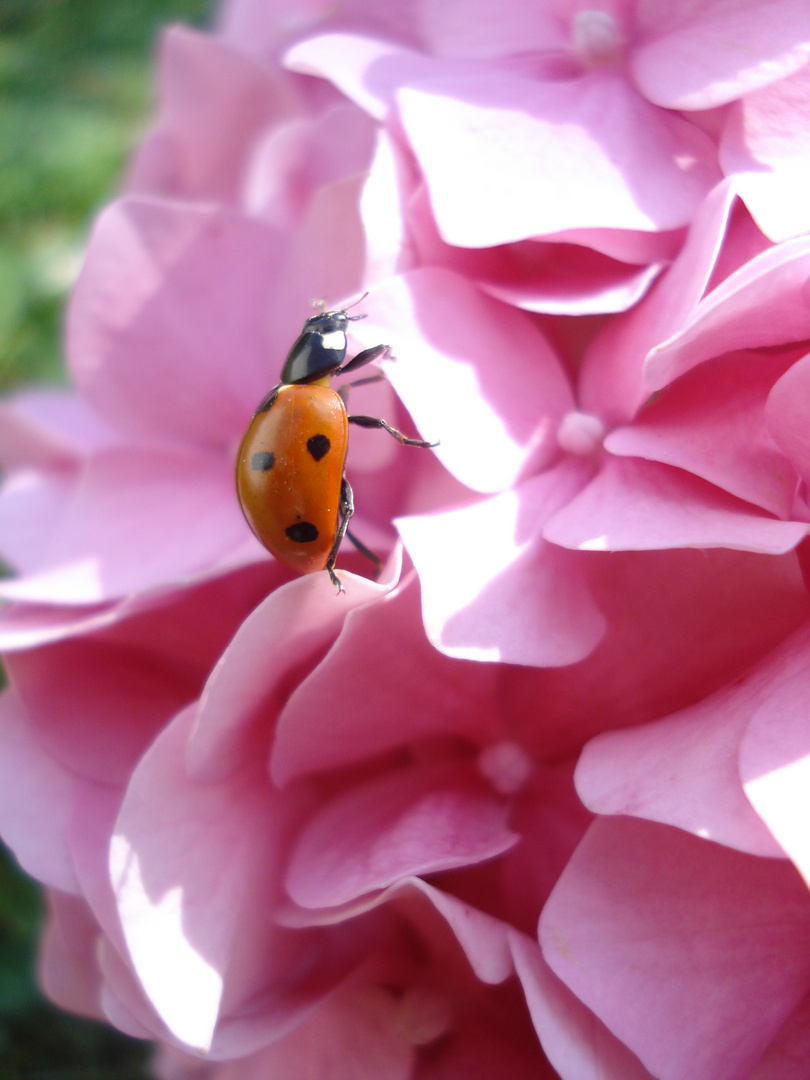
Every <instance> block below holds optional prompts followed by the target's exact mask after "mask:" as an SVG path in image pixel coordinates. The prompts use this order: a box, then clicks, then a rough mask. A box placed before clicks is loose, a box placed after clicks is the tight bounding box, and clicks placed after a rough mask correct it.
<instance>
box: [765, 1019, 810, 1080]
mask: <svg viewBox="0 0 810 1080" xmlns="http://www.w3.org/2000/svg"><path fill="white" fill-rule="evenodd" d="M808 1059H810V1000H808V999H805V1000H804V1001H803V1002H802V1004H801V1005H800V1006H799V1008H798V1009H796V1010H795V1012H794V1013H793V1014H792V1015H791V1016H790V1017H789V1018H788V1020H787V1021H786V1022H785V1023H784V1025H783V1026H782V1028H781V1029H780V1030H779V1032H778V1034H777V1035H776V1037H775V1038H774V1040H773V1042H772V1043H771V1044H770V1046H769V1047H768V1049H767V1050H766V1051H765V1053H764V1054H763V1055H762V1057H761V1058H760V1059H759V1062H758V1063H757V1066H756V1068H755V1069H754V1071H753V1072H752V1073H751V1080H804V1077H805V1073H806V1072H807V1062H808Z"/></svg>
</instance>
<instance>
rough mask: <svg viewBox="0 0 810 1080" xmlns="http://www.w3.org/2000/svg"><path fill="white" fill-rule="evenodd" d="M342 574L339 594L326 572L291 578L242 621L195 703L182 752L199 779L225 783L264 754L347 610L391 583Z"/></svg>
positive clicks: (382, 591)
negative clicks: (278, 720) (294, 692)
mask: <svg viewBox="0 0 810 1080" xmlns="http://www.w3.org/2000/svg"><path fill="white" fill-rule="evenodd" d="M392 576H394V577H396V576H398V568H395V572H394V574H393V575H392ZM343 577H344V581H345V582H346V591H345V593H343V594H342V595H337V594H336V592H335V587H334V585H332V583H331V582H330V581H329V578H328V577H327V575H326V574H320V573H319V574H310V575H309V576H307V577H301V578H296V579H295V580H294V581H291V582H289V584H287V585H286V586H284V587H282V588H280V589H276V590H275V591H274V592H273V593H271V595H270V596H268V597H267V599H266V600H265V601H264V602H263V603H261V604H259V606H258V607H257V608H256V610H255V611H253V612H252V614H250V615H249V616H248V617H247V618H246V619H245V620H244V622H243V623H242V625H241V626H240V627H239V629H238V631H237V632H236V634H235V636H234V638H233V640H232V641H231V643H230V645H229V646H228V647H227V649H226V650H225V651H224V652H223V654H222V657H221V659H220V660H219V662H218V664H217V665H216V667H215V668H214V670H213V672H212V673H211V678H210V679H209V681H208V683H207V685H206V687H205V690H204V691H203V695H202V698H201V700H200V704H199V707H198V710H197V716H196V720H195V723H194V728H193V730H192V732H191V734H190V738H189V745H188V751H187V752H188V767H189V772H190V774H191V775H192V776H193V777H194V778H195V779H196V780H198V781H199V782H201V783H210V782H216V781H221V780H224V779H226V778H227V777H228V776H229V775H230V774H232V773H233V772H234V771H236V770H238V769H240V768H243V767H245V766H248V765H250V764H251V763H252V762H255V761H256V758H257V755H258V756H261V755H262V754H264V755H266V753H267V740H268V738H269V736H270V733H271V731H272V720H273V718H274V715H275V713H276V712H277V711H278V709H279V708H280V707H281V705H282V703H283V701H284V698H285V697H286V695H287V694H288V693H289V692H290V689H291V688H292V687H294V686H295V684H296V683H297V682H298V681H300V680H301V678H302V677H303V675H304V672H305V671H306V670H307V669H308V668H311V667H314V666H315V664H317V662H318V661H319V660H320V659H321V657H322V656H323V654H324V653H325V652H326V651H327V650H328V648H329V646H330V645H331V644H332V642H333V641H334V639H335V637H336V636H337V634H338V633H339V632H340V628H341V627H342V625H343V622H344V620H345V618H346V616H347V614H348V613H349V612H350V611H352V610H353V609H354V608H356V607H359V606H361V605H363V604H367V603H369V602H371V601H374V600H380V599H382V597H383V596H384V595H385V594H386V592H388V590H389V589H390V588H391V585H392V581H391V580H388V581H383V582H382V583H381V584H377V583H375V582H372V581H368V580H367V579H366V578H361V577H355V576H354V575H345V573H344V575H343ZM268 656H272V658H273V662H272V664H268V662H267V658H268Z"/></svg>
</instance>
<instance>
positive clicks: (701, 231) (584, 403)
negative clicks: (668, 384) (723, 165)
mask: <svg viewBox="0 0 810 1080" xmlns="http://www.w3.org/2000/svg"><path fill="white" fill-rule="evenodd" d="M734 201H735V195H734V192H733V188H732V186H731V184H730V183H723V184H718V185H717V187H715V188H714V189H713V190H712V192H711V193H710V194H709V195H708V196H707V197H706V199H705V200H704V202H703V204H702V205H701V206H700V207H698V209H697V211H696V213H695V218H694V223H693V225H692V228H691V229H690V230H689V235H688V236H687V239H686V242H685V244H684V246H683V248H682V250H681V252H680V254H679V255H678V257H677V258H676V259H675V261H674V263H673V264H672V266H670V268H669V269H668V270H667V272H666V273H665V274H664V275H662V276H661V277H660V278H659V280H658V281H657V282H656V283H655V285H653V287H652V289H651V290H650V292H649V293H648V295H647V296H646V297H645V298H644V300H643V301H642V302H641V303H640V304H639V305H638V307H637V308H635V309H634V310H633V311H631V312H628V313H627V314H626V315H620V316H619V317H618V318H616V319H612V320H610V321H609V322H608V323H607V324H606V326H605V327H604V329H603V330H602V332H601V333H600V334H598V335H597V336H596V338H595V339H594V341H593V344H592V345H591V346H590V348H589V349H588V350H587V352H586V354H585V359H584V361H583V365H582V370H581V372H580V378H579V402H580V408H582V409H583V410H584V411H586V412H591V413H594V414H595V415H596V416H599V417H601V418H602V419H603V420H604V421H605V422H606V423H608V424H611V425H612V424H615V423H621V422H626V421H628V420H629V419H630V418H631V417H633V416H634V415H635V413H636V411H637V410H638V409H639V408H640V406H641V405H642V404H643V402H645V401H646V400H647V398H648V397H649V393H650V391H649V387H648V386H647V385H646V384H645V382H644V380H643V378H642V365H643V362H644V357H645V356H646V355H647V353H648V352H649V351H650V349H651V348H652V347H653V346H654V345H657V344H659V343H660V342H661V341H662V340H665V339H666V337H667V336H668V335H670V334H674V333H675V332H676V331H677V330H678V329H679V328H680V327H681V325H682V324H683V320H684V319H685V318H686V317H687V316H688V315H689V313H690V312H691V311H692V309H693V308H694V307H695V305H696V304H697V303H698V302H699V301H700V299H701V297H702V296H703V294H704V292H705V290H706V288H707V286H708V284H709V282H710V280H711V277H712V274H713V272H714V270H715V267H716V265H717V262H718V259H719V258H720V255H721V252H722V246H723V241H724V236H725V233H726V230H727V228H728V226H729V221H730V217H731V212H732V207H733V205H734Z"/></svg>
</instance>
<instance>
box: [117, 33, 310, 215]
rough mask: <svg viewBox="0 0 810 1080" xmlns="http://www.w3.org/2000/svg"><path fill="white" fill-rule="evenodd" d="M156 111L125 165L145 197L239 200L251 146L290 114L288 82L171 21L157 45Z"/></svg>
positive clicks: (293, 104) (135, 189)
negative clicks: (143, 138)
mask: <svg viewBox="0 0 810 1080" xmlns="http://www.w3.org/2000/svg"><path fill="white" fill-rule="evenodd" d="M159 62H160V70H159V80H160V90H159V95H160V103H161V115H160V120H159V122H158V127H157V129H156V130H155V131H154V132H153V133H152V135H151V136H150V137H149V138H148V139H147V140H146V141H145V143H144V144H143V145H142V146H141V148H140V149H139V151H138V152H137V154H136V156H135V160H134V162H133V164H132V166H131V168H130V173H129V184H128V187H129V188H130V190H131V191H133V192H138V193H144V194H162V195H176V196H178V197H183V198H191V199H195V198H196V199H211V200H213V201H217V202H220V203H232V204H235V203H238V201H239V198H240V196H241V188H242V183H243V178H244V171H245V168H246V165H247V159H248V157H249V154H250V152H251V149H252V145H253V143H254V141H255V139H256V138H257V137H258V135H259V134H260V133H261V131H262V130H263V129H264V128H265V127H266V126H268V125H270V124H272V123H277V122H279V121H280V120H282V119H283V118H285V117H286V116H287V115H289V114H290V113H292V112H293V111H294V110H295V109H296V106H297V100H296V98H297V95H296V94H295V93H294V90H293V87H292V80H290V79H288V78H285V77H284V75H283V74H282V73H281V72H280V71H279V70H278V69H277V68H275V67H271V66H266V65H261V66H260V65H259V64H256V63H254V62H253V61H250V60H248V59H247V57H246V56H245V55H244V54H243V53H240V52H237V51H235V50H234V49H232V48H230V47H229V46H228V45H226V44H225V43H224V42H223V41H221V40H220V39H218V38H216V37H212V36H210V35H207V34H201V33H199V32H197V31H194V30H191V29H189V28H187V27H182V26H174V27H172V28H171V29H169V30H168V31H167V32H166V34H165V35H164V37H163V39H162V41H161V46H160V60H159Z"/></svg>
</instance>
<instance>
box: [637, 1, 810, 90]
mask: <svg viewBox="0 0 810 1080" xmlns="http://www.w3.org/2000/svg"><path fill="white" fill-rule="evenodd" d="M639 9H640V11H641V12H642V16H641V19H640V27H639V28H640V30H641V33H642V40H643V44H640V45H636V47H635V48H634V49H633V51H632V53H631V56H630V68H631V71H632V72H633V75H634V77H635V79H636V81H637V83H638V84H639V87H640V89H641V91H642V93H644V94H645V95H646V97H648V98H649V99H650V101H653V102H655V104H656V105H663V106H664V107H665V108H669V109H710V108H713V107H714V106H715V105H721V104H723V103H724V102H726V101H732V100H733V99H734V98H736V97H741V96H742V95H743V94H746V93H750V92H751V91H752V90H756V89H757V88H758V87H760V86H766V85H767V84H768V83H771V82H773V81H774V80H775V79H778V78H780V77H782V76H784V75H789V74H790V73H791V72H792V71H795V70H796V69H797V68H799V67H801V66H802V65H803V64H804V63H805V62H806V59H807V40H808V35H810V15H809V14H808V9H807V5H806V4H805V3H803V0H768V2H766V3H763V2H762V0H731V2H728V0H707V2H703V3H701V4H698V5H695V4H693V3H690V2H689V0H675V2H670V3H668V4H667V5H666V7H665V8H658V7H656V6H655V5H651V6H650V7H649V8H648V9H647V12H646V18H645V13H644V8H643V7H642V6H641V5H639Z"/></svg>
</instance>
